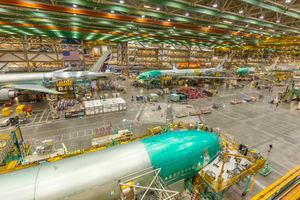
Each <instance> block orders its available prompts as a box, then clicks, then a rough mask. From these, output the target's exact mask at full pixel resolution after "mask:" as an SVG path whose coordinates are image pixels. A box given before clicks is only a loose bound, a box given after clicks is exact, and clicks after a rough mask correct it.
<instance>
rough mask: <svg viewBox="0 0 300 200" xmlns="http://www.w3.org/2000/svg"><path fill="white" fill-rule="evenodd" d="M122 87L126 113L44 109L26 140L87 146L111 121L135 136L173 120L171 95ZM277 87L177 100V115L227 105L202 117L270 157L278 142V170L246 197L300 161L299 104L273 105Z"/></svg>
mask: <svg viewBox="0 0 300 200" xmlns="http://www.w3.org/2000/svg"><path fill="white" fill-rule="evenodd" d="M123 85H126V94H121V97H123V98H124V99H125V100H126V101H127V110H126V111H121V112H116V113H106V114H102V115H101V114H100V115H96V116H87V117H82V118H73V119H64V118H63V117H61V118H60V119H59V120H50V119H49V117H48V111H47V110H46V111H41V113H40V114H38V116H36V119H35V121H33V122H32V123H30V124H27V125H25V126H23V127H22V131H23V135H24V138H25V139H26V140H28V141H29V142H30V143H31V144H32V145H33V146H37V145H39V144H40V143H41V141H43V140H48V139H51V140H53V142H54V143H55V144H56V145H57V147H58V146H59V145H60V144H61V143H64V144H65V145H66V146H67V148H68V149H69V150H76V149H84V148H88V147H90V146H91V139H92V138H93V137H95V134H96V129H97V128H100V127H105V126H109V125H110V124H111V125H112V126H113V127H115V128H119V129H124V128H126V127H127V125H128V124H131V125H132V127H133V132H134V133H135V136H139V135H143V134H145V133H146V129H147V128H148V127H151V126H152V127H153V126H155V125H163V124H164V123H165V122H166V120H167V118H170V116H169V114H166V112H165V109H166V107H167V105H168V103H167V100H166V97H163V98H161V99H160V101H159V102H158V103H155V105H153V104H150V103H146V104H143V103H137V102H135V101H134V102H132V101H131V96H135V95H137V94H141V93H142V94H146V93H149V92H150V93H151V92H154V91H156V90H151V91H149V92H148V91H147V90H145V89H142V88H133V87H132V86H130V83H129V82H127V81H126V82H124V83H123ZM277 90H279V89H277ZM277 90H276V89H274V91H273V93H270V92H268V91H259V90H256V89H250V88H243V89H222V90H220V92H219V94H218V96H215V97H212V98H204V99H199V100H193V101H189V102H188V105H183V104H176V103H173V104H172V108H173V109H172V110H173V113H172V115H174V114H175V113H176V112H181V111H186V110H187V109H193V108H194V109H196V108H199V107H205V106H211V105H212V104H213V103H221V104H224V107H223V108H222V109H218V110H213V111H212V113H211V114H207V115H203V116H201V117H200V120H202V121H203V122H205V123H206V124H207V125H208V126H209V127H214V128H217V127H218V128H219V129H221V131H223V132H226V133H228V134H229V135H231V136H233V137H234V138H235V139H236V140H237V141H238V142H240V143H243V144H246V145H248V146H249V147H250V148H255V149H257V150H258V151H260V152H261V153H262V154H263V155H265V156H267V155H268V154H267V151H268V149H269V145H270V144H272V145H273V149H272V151H271V153H270V154H269V155H268V157H269V158H268V160H269V163H270V164H271V165H272V168H273V171H272V173H271V174H270V175H269V176H267V177H263V176H261V175H257V178H256V181H255V185H254V188H253V191H252V192H251V194H250V195H248V196H247V197H246V199H249V198H250V196H251V195H253V194H256V193H257V192H259V191H261V190H262V189H263V188H265V187H266V186H268V185H269V184H271V183H272V182H273V181H275V180H276V179H278V178H279V177H281V176H282V175H283V174H285V173H286V172H287V171H289V170H290V169H292V168H293V167H295V166H296V165H297V164H299V163H300V157H299V156H298V152H299V150H300V145H299V144H300V111H299V110H298V111H297V110H296V105H293V104H284V103H283V104H280V105H279V107H278V108H276V106H275V105H271V104H269V103H268V101H270V100H271V99H272V98H274V97H275V94H276V92H278V91H277ZM281 90H283V88H282V89H281ZM259 94H262V95H263V96H264V97H265V98H264V99H263V101H262V102H255V103H242V104H239V105H231V104H230V100H232V99H234V98H237V99H244V98H247V97H249V96H256V97H257V96H258V95H259ZM158 105H160V106H161V107H162V110H161V111H153V110H155V109H156V108H157V106H158ZM40 115H41V116H40ZM171 117H173V118H174V120H175V121H176V120H179V119H176V117H174V116H171ZM180 120H184V121H189V120H192V121H194V120H199V119H197V118H196V119H195V117H188V118H186V119H185V118H182V119H180ZM9 129H10V128H0V134H1V133H4V132H6V133H7V132H8V131H9ZM242 192H243V188H242V187H241V186H240V187H238V186H236V187H233V188H231V189H230V190H229V192H227V193H226V196H225V198H226V199H230V200H234V199H241V198H242V197H241V193H242Z"/></svg>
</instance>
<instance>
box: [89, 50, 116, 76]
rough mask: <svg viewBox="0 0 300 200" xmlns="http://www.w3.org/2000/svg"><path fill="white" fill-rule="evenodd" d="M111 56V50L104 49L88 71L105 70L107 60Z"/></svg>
mask: <svg viewBox="0 0 300 200" xmlns="http://www.w3.org/2000/svg"><path fill="white" fill-rule="evenodd" d="M111 58H112V52H111V50H108V51H105V52H104V53H103V55H102V56H101V57H100V58H99V59H98V61H97V62H96V63H95V64H94V66H93V67H91V69H90V70H89V71H91V72H105V71H106V70H107V66H108V61H110V60H111Z"/></svg>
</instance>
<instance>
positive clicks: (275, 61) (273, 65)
mask: <svg viewBox="0 0 300 200" xmlns="http://www.w3.org/2000/svg"><path fill="white" fill-rule="evenodd" d="M278 60H279V57H276V58H275V60H274V63H273V64H272V65H271V66H270V69H271V70H275V69H276V65H277V63H278Z"/></svg>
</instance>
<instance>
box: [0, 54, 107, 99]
mask: <svg viewBox="0 0 300 200" xmlns="http://www.w3.org/2000/svg"><path fill="white" fill-rule="evenodd" d="M111 56H112V53H111V51H106V52H104V53H103V55H102V56H101V57H100V58H99V60H98V61H97V62H96V63H95V64H94V66H93V67H92V68H91V69H89V70H88V71H67V70H68V68H66V69H61V70H57V71H53V72H36V73H7V74H0V84H1V89H0V100H9V99H11V98H13V97H15V96H16V94H17V91H18V90H29V91H34V92H43V93H49V94H61V93H60V92H58V91H55V90H51V89H48V88H46V87H45V86H43V82H44V81H49V80H59V79H66V78H71V79H81V78H84V79H96V78H101V77H108V76H109V75H110V73H108V72H106V68H107V63H108V61H109V60H110V59H111Z"/></svg>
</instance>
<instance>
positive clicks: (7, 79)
mask: <svg viewBox="0 0 300 200" xmlns="http://www.w3.org/2000/svg"><path fill="white" fill-rule="evenodd" d="M105 75H108V73H103V72H90V71H76V72H36V73H8V74H0V83H8V84H9V83H16V82H30V81H44V80H50V79H54V80H55V79H65V78H72V79H80V78H86V79H95V78H98V77H104V76H105Z"/></svg>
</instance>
